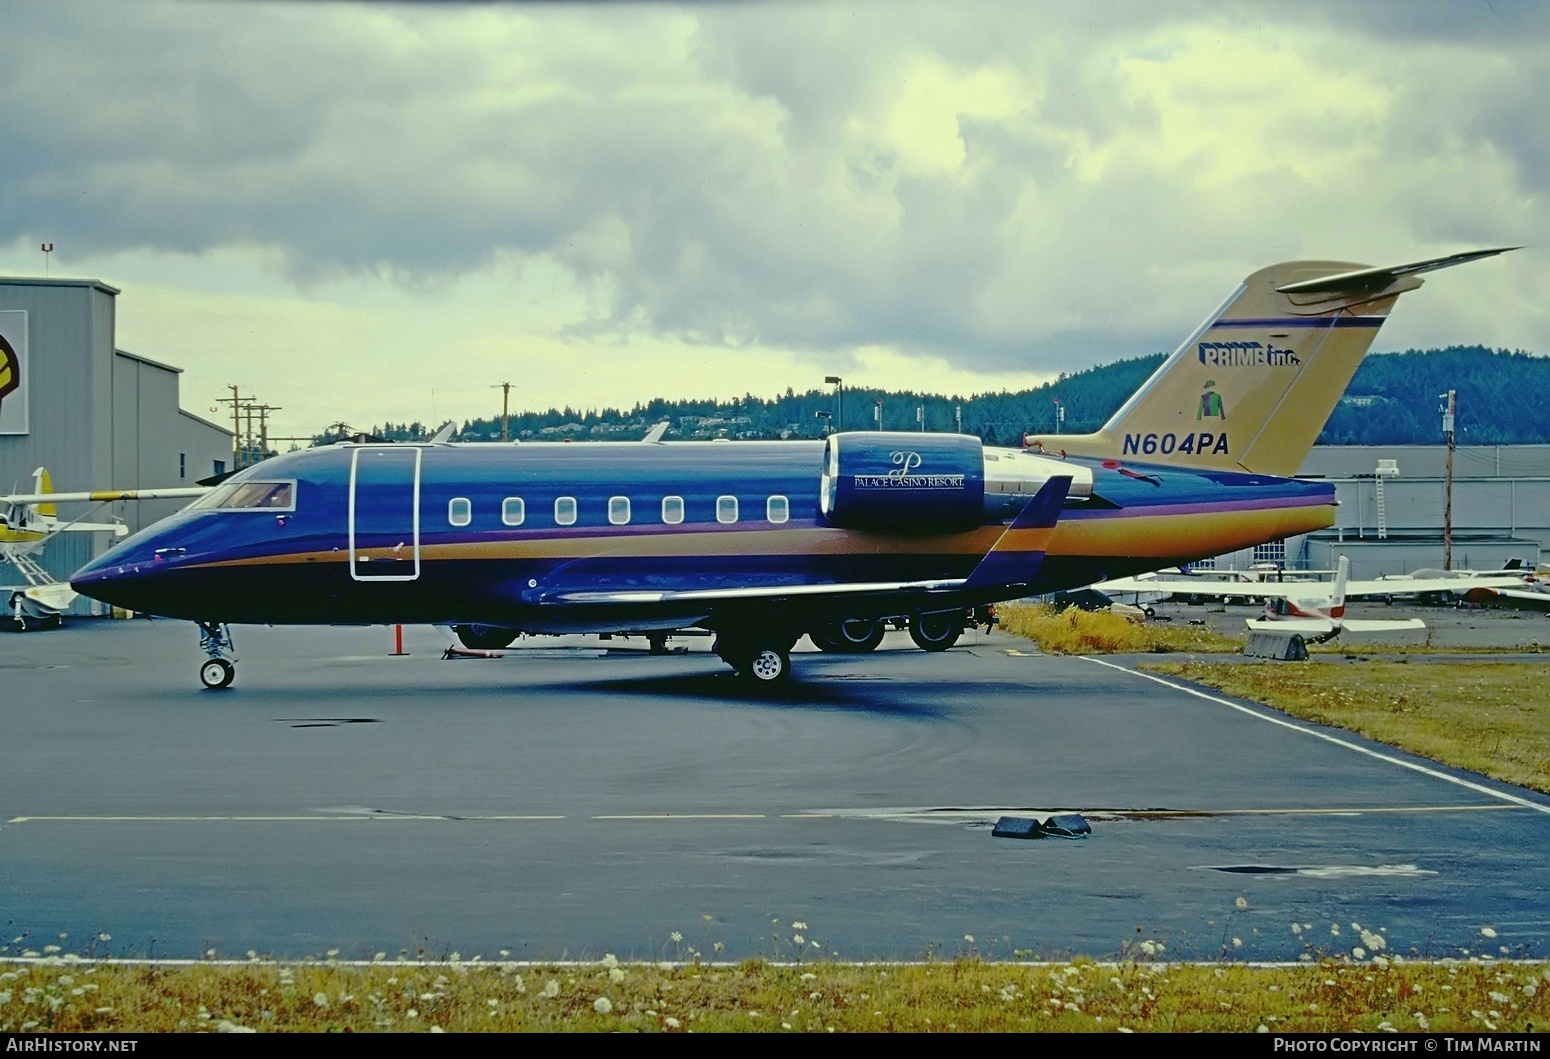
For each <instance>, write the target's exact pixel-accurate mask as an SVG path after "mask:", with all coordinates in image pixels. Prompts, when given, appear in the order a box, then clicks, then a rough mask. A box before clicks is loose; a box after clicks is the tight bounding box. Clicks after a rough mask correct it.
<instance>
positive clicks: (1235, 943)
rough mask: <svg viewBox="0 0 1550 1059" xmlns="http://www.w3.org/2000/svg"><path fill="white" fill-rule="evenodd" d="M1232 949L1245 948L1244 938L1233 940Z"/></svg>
mask: <svg viewBox="0 0 1550 1059" xmlns="http://www.w3.org/2000/svg"><path fill="white" fill-rule="evenodd" d="M1232 947H1233V948H1235V949H1241V948H1243V939H1242V938H1233V939H1232Z"/></svg>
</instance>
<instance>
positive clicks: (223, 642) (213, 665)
mask: <svg viewBox="0 0 1550 1059" xmlns="http://www.w3.org/2000/svg"><path fill="white" fill-rule="evenodd" d="M196 624H197V625H198V626H199V646H200V648H201V649H202V650H203V651H204V653H205V654H207V655H209V656H210V659H209V661H207V662H206V663H205V664H204V665H202V666H200V667H199V682H200V683H201V684H203V685H204V686H205V687H207V688H209V689H210V690H211V691H220V690H222V689H223V688H229V687H231V682H232V681H233V680H235V679H237V664H236V660H235V659H231V658H227V657H226V655H227V654H228V653H230V652H233V651H235V648H234V647H233V646H232V642H231V630H230V629H228V628H227V627H226V623H225V622H219V621H201V622H197V623H196Z"/></svg>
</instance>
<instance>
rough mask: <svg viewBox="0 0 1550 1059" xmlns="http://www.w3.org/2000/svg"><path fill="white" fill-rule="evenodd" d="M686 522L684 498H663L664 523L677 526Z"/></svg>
mask: <svg viewBox="0 0 1550 1059" xmlns="http://www.w3.org/2000/svg"><path fill="white" fill-rule="evenodd" d="M683 520H684V498H683V497H681V496H664V497H663V498H662V521H663V522H666V523H667V524H668V525H669V526H676V525H678V524H679V523H680V522H682V521H683Z"/></svg>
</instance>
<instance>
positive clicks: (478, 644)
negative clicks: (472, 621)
mask: <svg viewBox="0 0 1550 1059" xmlns="http://www.w3.org/2000/svg"><path fill="white" fill-rule="evenodd" d="M452 631H453V632H455V633H457V638H458V640H459V641H460V642H461V643H462V644H463V646H464V647H466V648H468V649H469V650H470V651H499V650H501V649H502V648H506V647H510V646H511V644H512V641H513V640H515V639H516V638H517V635H518V632H519V630H517V629H503V628H501V627H500V626H499V625H454V626H452Z"/></svg>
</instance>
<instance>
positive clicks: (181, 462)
mask: <svg viewBox="0 0 1550 1059" xmlns="http://www.w3.org/2000/svg"><path fill="white" fill-rule="evenodd" d="M178 477H179V478H187V477H188V453H186V452H180V453H178Z"/></svg>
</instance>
